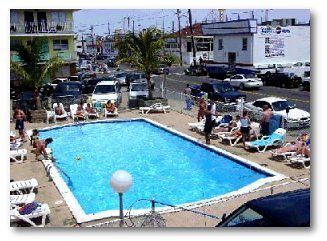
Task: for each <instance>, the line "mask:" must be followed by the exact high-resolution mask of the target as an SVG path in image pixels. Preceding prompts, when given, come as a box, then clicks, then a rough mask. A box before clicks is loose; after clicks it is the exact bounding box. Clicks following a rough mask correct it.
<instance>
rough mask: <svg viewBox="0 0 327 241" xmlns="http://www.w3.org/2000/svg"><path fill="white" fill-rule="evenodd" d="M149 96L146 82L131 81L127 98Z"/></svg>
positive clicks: (133, 98)
mask: <svg viewBox="0 0 327 241" xmlns="http://www.w3.org/2000/svg"><path fill="white" fill-rule="evenodd" d="M148 97H149V90H148V87H147V83H146V82H132V83H130V88H129V99H130V100H135V99H142V98H148Z"/></svg>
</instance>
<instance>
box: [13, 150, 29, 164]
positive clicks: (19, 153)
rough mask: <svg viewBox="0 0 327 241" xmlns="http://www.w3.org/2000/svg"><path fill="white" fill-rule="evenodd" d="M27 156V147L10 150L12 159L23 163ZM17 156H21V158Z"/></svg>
mask: <svg viewBox="0 0 327 241" xmlns="http://www.w3.org/2000/svg"><path fill="white" fill-rule="evenodd" d="M26 156H27V150H26V149H17V150H10V160H14V161H15V162H17V163H22V162H23V161H24V159H25V157H26ZM17 157H19V159H18V158H17Z"/></svg>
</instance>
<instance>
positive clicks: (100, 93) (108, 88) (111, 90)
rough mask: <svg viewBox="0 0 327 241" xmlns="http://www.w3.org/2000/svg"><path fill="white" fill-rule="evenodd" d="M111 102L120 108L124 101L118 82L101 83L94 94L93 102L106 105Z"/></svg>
mask: <svg viewBox="0 0 327 241" xmlns="http://www.w3.org/2000/svg"><path fill="white" fill-rule="evenodd" d="M108 100H110V101H111V102H113V103H115V105H116V106H118V105H119V104H120V103H121V101H122V94H121V91H120V85H119V83H118V81H100V82H99V83H98V84H97V85H96V86H95V88H94V91H93V93H92V102H93V103H96V102H100V103H102V104H106V103H107V102H108Z"/></svg>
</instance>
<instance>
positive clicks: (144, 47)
mask: <svg viewBox="0 0 327 241" xmlns="http://www.w3.org/2000/svg"><path fill="white" fill-rule="evenodd" d="M164 44H165V42H164V39H163V38H162V37H161V32H160V30H158V29H155V28H148V29H146V30H144V31H142V32H140V33H139V34H138V35H133V34H131V33H129V34H127V35H126V36H125V37H124V38H123V39H122V40H120V41H119V42H118V43H117V44H116V46H117V47H118V49H119V52H120V55H119V56H118V59H119V61H118V62H119V63H121V62H127V63H131V64H132V65H134V66H135V67H136V68H137V69H138V70H139V71H143V72H144V73H145V74H146V79H147V85H148V89H149V98H150V99H152V90H151V73H152V72H153V71H154V70H155V69H156V68H158V66H159V64H160V63H161V57H162V53H163V49H164Z"/></svg>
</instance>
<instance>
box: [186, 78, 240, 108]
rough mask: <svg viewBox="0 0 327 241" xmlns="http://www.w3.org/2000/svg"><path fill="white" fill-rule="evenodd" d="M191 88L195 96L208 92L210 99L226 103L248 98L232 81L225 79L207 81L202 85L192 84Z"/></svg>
mask: <svg viewBox="0 0 327 241" xmlns="http://www.w3.org/2000/svg"><path fill="white" fill-rule="evenodd" d="M191 90H192V95H193V96H196V97H201V96H202V95H203V94H204V93H207V94H208V98H209V99H211V100H214V101H222V102H226V103H227V102H236V100H237V99H240V98H244V99H245V98H246V95H245V94H240V93H239V92H238V91H237V90H236V89H235V88H234V87H233V86H231V84H230V83H228V82H224V81H215V82H213V81H212V82H205V83H202V85H201V86H200V85H194V86H192V87H191Z"/></svg>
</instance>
